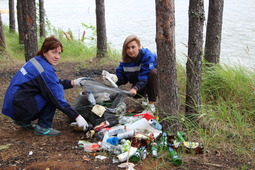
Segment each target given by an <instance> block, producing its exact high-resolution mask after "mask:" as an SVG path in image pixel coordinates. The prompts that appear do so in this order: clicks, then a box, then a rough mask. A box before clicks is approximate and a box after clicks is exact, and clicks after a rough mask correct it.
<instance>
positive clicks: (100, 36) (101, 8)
mask: <svg viewBox="0 0 255 170" xmlns="http://www.w3.org/2000/svg"><path fill="white" fill-rule="evenodd" d="M96 23H97V58H102V57H105V56H106V54H107V37H106V24H105V5H104V0H96Z"/></svg>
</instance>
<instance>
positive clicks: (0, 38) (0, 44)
mask: <svg viewBox="0 0 255 170" xmlns="http://www.w3.org/2000/svg"><path fill="white" fill-rule="evenodd" d="M5 48H6V46H5V39H4V28H3V23H2V16H1V13H0V50H2V49H5Z"/></svg>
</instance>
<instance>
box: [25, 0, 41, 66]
mask: <svg viewBox="0 0 255 170" xmlns="http://www.w3.org/2000/svg"><path fill="white" fill-rule="evenodd" d="M21 3H22V12H23V21H24V48H25V59H26V61H28V60H29V59H31V58H33V57H34V56H35V55H36V53H37V50H38V45H37V32H36V30H37V28H36V7H35V0H22V1H21Z"/></svg>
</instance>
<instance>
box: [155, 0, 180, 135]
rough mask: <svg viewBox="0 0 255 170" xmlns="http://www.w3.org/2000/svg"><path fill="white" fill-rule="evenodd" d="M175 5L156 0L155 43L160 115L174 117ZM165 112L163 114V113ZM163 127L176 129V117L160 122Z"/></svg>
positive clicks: (176, 102)
mask: <svg viewBox="0 0 255 170" xmlns="http://www.w3.org/2000/svg"><path fill="white" fill-rule="evenodd" d="M174 11H175V6H174V0H156V43H157V57H158V78H159V102H158V104H159V108H160V112H161V113H160V116H164V117H170V116H173V117H176V118H178V117H179V116H178V112H179V105H180V104H179V98H178V86H177V72H176V49H175V14H174ZM164 113H165V115H164ZM162 125H163V126H164V128H166V129H169V130H174V131H178V130H179V129H180V128H181V127H180V124H179V123H178V121H177V119H171V122H169V121H164V122H162Z"/></svg>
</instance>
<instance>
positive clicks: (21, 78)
mask: <svg viewBox="0 0 255 170" xmlns="http://www.w3.org/2000/svg"><path fill="white" fill-rule="evenodd" d="M62 52H63V47H62V43H61V42H60V41H59V40H58V39H57V38H55V37H54V36H51V37H48V38H46V39H45V40H44V42H43V44H42V47H41V49H40V50H39V51H38V52H37V56H35V57H34V58H32V59H30V60H29V61H28V62H27V63H25V64H24V65H23V67H22V68H21V69H20V70H19V71H18V72H17V73H16V74H15V75H14V77H13V78H12V80H11V82H10V85H9V87H8V89H7V91H6V94H5V98H4V103H3V106H2V113H3V114H5V115H6V116H9V117H11V118H12V119H13V120H14V123H15V124H16V125H18V126H21V127H23V128H25V129H29V130H34V133H35V134H36V135H45V136H57V135H59V134H60V131H58V130H55V129H53V128H51V126H52V121H53V117H54V114H55V111H56V109H59V110H61V111H62V112H63V113H65V114H66V115H67V116H69V117H70V118H72V119H73V120H76V121H77V123H78V126H80V127H82V128H83V129H86V128H87V127H88V123H87V122H86V120H85V119H84V118H83V117H82V116H81V115H79V113H78V112H77V111H76V110H75V109H74V108H73V107H72V106H70V104H69V103H68V102H67V101H66V100H65V98H64V89H68V88H72V87H73V86H81V83H82V81H83V80H82V78H78V79H75V80H72V81H71V80H63V81H62V80H60V79H59V78H58V77H57V75H56V73H55V69H54V66H56V65H57V63H58V61H59V59H60V54H61V53H62ZM36 119H38V122H37V125H36V126H33V125H32V124H31V121H34V120H36Z"/></svg>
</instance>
